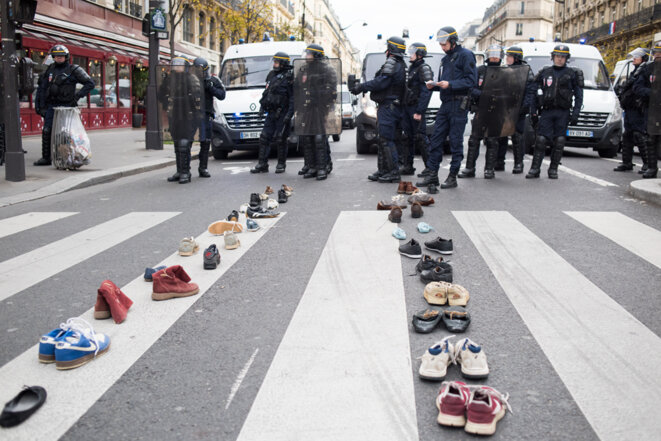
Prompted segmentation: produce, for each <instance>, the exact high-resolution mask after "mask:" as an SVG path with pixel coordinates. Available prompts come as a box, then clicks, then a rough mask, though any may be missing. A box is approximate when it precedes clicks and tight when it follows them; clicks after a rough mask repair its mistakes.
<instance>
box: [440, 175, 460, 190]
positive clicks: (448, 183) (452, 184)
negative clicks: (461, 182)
mask: <svg viewBox="0 0 661 441" xmlns="http://www.w3.org/2000/svg"><path fill="white" fill-rule="evenodd" d="M456 187H457V174H456V173H452V172H450V174H449V175H448V177H447V178H445V181H443V183H442V184H441V188H442V189H446V188H456Z"/></svg>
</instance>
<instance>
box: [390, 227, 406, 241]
mask: <svg viewBox="0 0 661 441" xmlns="http://www.w3.org/2000/svg"><path fill="white" fill-rule="evenodd" d="M392 237H394V238H395V239H399V240H406V231H404V230H402V229H401V228H399V227H397V228H395V229H394V230H392Z"/></svg>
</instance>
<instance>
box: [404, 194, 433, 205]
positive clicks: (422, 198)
mask: <svg viewBox="0 0 661 441" xmlns="http://www.w3.org/2000/svg"><path fill="white" fill-rule="evenodd" d="M414 202H417V203H419V204H420V205H422V206H423V207H426V206H428V205H431V204H433V203H434V198H433V197H431V196H430V195H429V194H427V193H414V194H412V195H411V196H409V197H408V203H409V204H412V203H414Z"/></svg>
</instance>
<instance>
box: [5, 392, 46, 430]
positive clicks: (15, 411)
mask: <svg viewBox="0 0 661 441" xmlns="http://www.w3.org/2000/svg"><path fill="white" fill-rule="evenodd" d="M45 401H46V389H44V388H43V387H41V386H29V387H28V386H26V387H25V388H24V389H23V390H22V391H20V392H19V393H18V395H16V396H15V397H14V399H12V400H11V401H9V402H8V403H7V404H5V408H4V409H3V411H2V414H0V426H2V427H14V426H18V425H19V424H21V423H22V422H23V421H25V420H27V419H28V418H30V416H31V415H32V414H33V413H35V412H36V411H37V409H39V408H40V407H41V405H42V404H44V402H45Z"/></svg>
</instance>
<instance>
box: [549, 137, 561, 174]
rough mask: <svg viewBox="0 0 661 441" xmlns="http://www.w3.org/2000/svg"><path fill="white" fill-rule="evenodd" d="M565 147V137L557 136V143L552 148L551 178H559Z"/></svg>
mask: <svg viewBox="0 0 661 441" xmlns="http://www.w3.org/2000/svg"><path fill="white" fill-rule="evenodd" d="M564 149H565V137H564V136H558V137H557V138H555V143H554V145H553V148H552V149H551V165H549V170H548V175H549V179H558V166H559V165H560V160H561V159H562V152H563V150H564Z"/></svg>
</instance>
